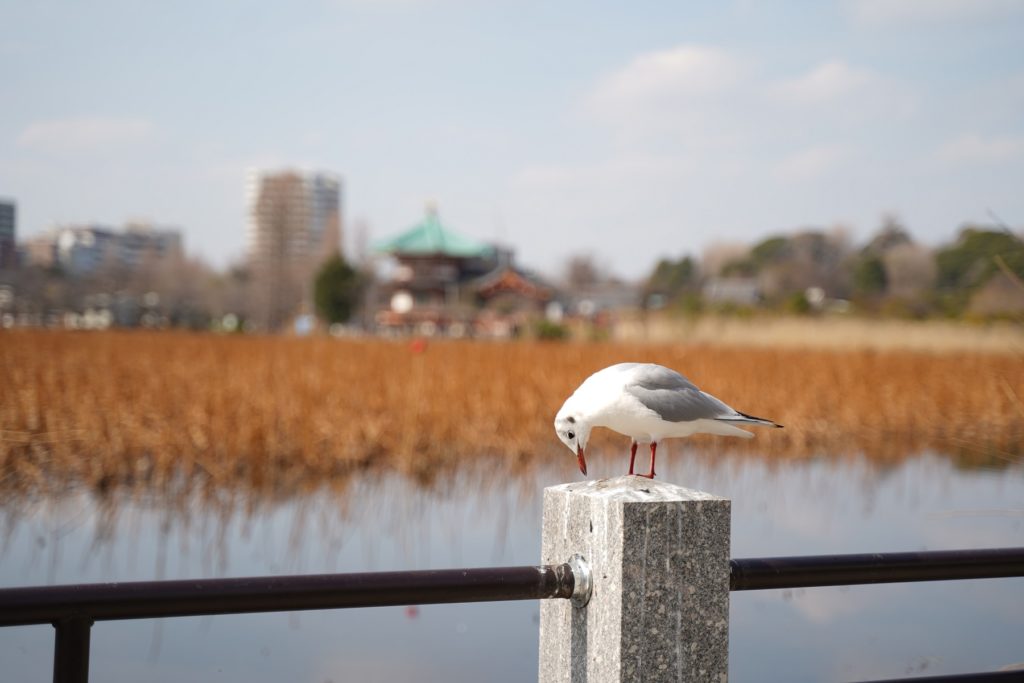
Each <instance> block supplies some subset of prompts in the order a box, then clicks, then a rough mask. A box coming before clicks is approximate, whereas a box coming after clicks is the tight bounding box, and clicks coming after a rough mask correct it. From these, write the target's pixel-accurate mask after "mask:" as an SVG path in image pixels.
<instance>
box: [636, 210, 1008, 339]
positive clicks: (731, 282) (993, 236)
mask: <svg viewBox="0 0 1024 683" xmlns="http://www.w3.org/2000/svg"><path fill="white" fill-rule="evenodd" d="M644 302H645V305H646V306H647V307H648V308H668V309H670V310H673V309H674V310H679V311H686V312H700V311H707V310H717V311H735V310H748V309H754V308H765V309H774V310H781V311H788V312H793V313H813V312H816V311H824V310H841V311H854V312H858V313H863V314H871V315H890V316H900V317H915V318H925V317H951V318H958V317H972V318H979V319H993V318H1006V319H1014V320H1024V242H1022V241H1021V238H1020V237H1019V236H1017V235H1016V234H1014V233H1013V232H1011V231H1010V230H1007V229H1005V228H1002V227H999V226H986V225H965V226H964V227H962V228H961V230H960V231H959V233H958V235H957V237H956V238H955V240H953V241H952V242H950V243H948V244H943V245H941V246H939V247H938V248H929V247H927V246H925V245H922V244H920V243H919V242H917V241H915V240H914V238H913V237H912V236H911V234H910V233H909V231H908V230H907V229H906V228H905V227H904V226H903V225H901V224H900V223H899V222H898V221H897V220H895V219H893V218H887V219H886V220H885V221H884V222H883V225H882V226H881V228H880V229H879V231H878V232H877V234H875V235H874V236H873V237H872V238H871V239H870V240H869V241H868V242H867V243H866V244H862V245H853V244H851V242H850V240H849V239H848V236H847V235H846V233H845V232H844V231H842V230H832V231H823V230H803V231H797V232H794V233H792V234H786V235H773V236H771V237H768V238H766V239H764V240H762V241H760V242H758V243H757V244H754V245H753V246H749V247H743V246H723V245H718V246H715V247H711V248H709V249H708V250H706V251H705V253H704V255H703V257H702V259H701V260H699V261H698V260H697V259H695V258H693V257H691V256H684V257H682V258H680V259H677V260H672V259H662V260H661V261H659V262H658V264H657V265H656V266H655V268H654V270H653V271H652V272H651V274H650V276H649V277H648V278H647V281H646V283H645V285H644Z"/></svg>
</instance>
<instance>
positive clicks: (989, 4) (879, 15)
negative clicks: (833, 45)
mask: <svg viewBox="0 0 1024 683" xmlns="http://www.w3.org/2000/svg"><path fill="white" fill-rule="evenodd" d="M847 8H848V10H849V12H850V14H852V15H853V17H854V19H856V20H858V21H860V22H863V23H865V24H920V23H921V22H946V21H949V22H953V21H957V22H959V21H968V20H985V19H996V18H1000V17H1006V16H1010V15H1012V14H1020V13H1021V12H1022V10H1024V3H1021V2H1020V0H849V1H848V2H847Z"/></svg>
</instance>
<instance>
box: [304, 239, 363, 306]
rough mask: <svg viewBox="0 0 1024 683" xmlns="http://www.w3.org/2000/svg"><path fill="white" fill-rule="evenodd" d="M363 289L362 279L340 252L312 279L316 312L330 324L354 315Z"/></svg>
mask: <svg viewBox="0 0 1024 683" xmlns="http://www.w3.org/2000/svg"><path fill="white" fill-rule="evenodd" d="M362 289H363V278H362V277H361V276H360V275H359V273H358V272H357V271H356V270H355V269H354V268H353V267H352V266H350V265H349V264H348V262H347V261H345V259H344V258H342V256H341V255H340V254H337V255H335V256H333V257H332V258H330V259H328V260H327V262H326V263H324V265H323V266H322V267H321V268H320V271H319V272H318V273H317V274H316V279H315V280H314V282H313V301H314V303H315V304H316V310H317V313H319V314H320V317H321V318H323V319H324V320H326V321H327V322H328V323H343V322H346V321H347V320H348V319H349V318H351V317H352V314H353V313H354V312H355V310H356V307H357V305H358V303H359V296H360V294H361V293H362Z"/></svg>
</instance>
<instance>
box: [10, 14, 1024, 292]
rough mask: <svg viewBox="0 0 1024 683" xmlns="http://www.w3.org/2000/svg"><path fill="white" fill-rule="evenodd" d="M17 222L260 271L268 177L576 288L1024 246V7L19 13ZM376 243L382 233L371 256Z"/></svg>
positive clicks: (350, 215) (392, 227)
mask: <svg viewBox="0 0 1024 683" xmlns="http://www.w3.org/2000/svg"><path fill="white" fill-rule="evenodd" d="M0 14H2V16H3V24H4V30H3V31H0V197H7V198H13V199H14V200H15V201H16V202H17V205H18V231H19V238H24V237H28V236H31V235H33V234H37V233H40V232H43V231H45V230H46V229H48V228H49V227H50V226H52V225H54V224H56V223H83V222H99V223H105V224H111V225H120V224H123V223H125V222H127V221H130V220H140V219H141V220H151V221H154V222H156V223H158V224H165V225H174V226H179V227H180V228H181V229H182V231H183V233H184V236H185V244H186V249H187V250H188V251H189V252H190V253H193V254H195V255H198V256H201V257H202V258H204V259H205V260H207V261H208V262H210V263H211V264H212V265H214V266H215V267H218V268H219V267H224V266H226V265H227V264H229V263H232V262H234V261H237V260H239V259H240V258H241V257H242V255H243V253H244V248H245V222H246V207H245V193H244V186H245V173H246V170H247V169H250V168H271V169H273V168H299V169H310V170H325V171H330V172H333V173H336V174H338V175H340V176H341V177H342V179H343V182H344V199H343V202H344V221H345V224H346V225H345V230H346V234H345V241H346V246H347V248H348V249H349V250H350V253H351V252H352V251H353V250H355V249H357V248H358V243H359V239H358V238H357V236H356V235H357V233H359V232H360V231H362V232H363V233H364V234H365V236H366V238H367V239H368V240H369V241H370V242H371V243H372V241H374V240H377V239H382V238H386V237H389V236H392V235H395V234H397V233H399V232H402V231H403V230H405V229H407V228H409V227H410V226H412V225H413V224H415V223H416V222H418V220H419V219H420V218H421V217H422V215H423V212H424V210H425V206H426V205H427V203H428V202H433V203H435V204H436V205H437V207H438V209H439V212H440V216H441V219H442V221H443V222H444V223H445V224H446V225H448V226H449V227H451V228H452V229H454V230H456V231H458V232H460V233H462V234H465V235H467V236H471V237H476V238H479V239H484V240H490V241H498V242H501V243H503V244H507V245H510V246H512V247H514V248H515V249H516V253H517V257H518V259H519V261H520V263H522V264H523V265H526V266H527V267H532V268H535V269H538V270H540V271H541V272H545V273H548V274H551V275H557V274H559V273H561V272H563V269H564V265H565V263H566V261H567V260H568V258H569V257H570V256H572V255H577V254H588V255H591V256H592V257H593V258H594V259H595V260H596V261H597V262H598V263H600V264H601V265H603V266H605V267H607V268H609V269H610V270H611V271H613V272H614V273H616V274H617V275H619V276H620V277H626V278H639V277H642V276H643V275H645V274H646V273H648V272H649V271H650V270H651V268H652V267H653V266H654V264H655V262H656V261H657V260H658V259H659V258H661V257H670V258H678V257H680V256H683V255H685V254H691V255H695V256H699V255H700V254H701V253H702V251H703V250H704V249H706V248H708V247H709V246H711V245H717V244H728V243H752V242H755V241H757V240H759V239H762V238H764V237H766V236H768V235H771V234H777V233H783V232H788V231H794V230H797V229H803V228H809V227H813V228H824V229H831V228H833V227H835V226H842V227H843V228H844V229H846V230H847V231H848V232H849V234H850V237H851V238H852V239H854V240H864V239H866V238H868V237H869V236H870V235H871V234H873V233H874V232H875V231H877V229H878V227H879V226H880V224H881V222H882V217H883V216H884V215H886V214H895V215H896V216H898V217H899V218H900V219H901V221H902V222H903V223H904V224H905V225H906V226H907V227H908V228H909V230H910V231H911V232H912V234H914V235H915V236H916V237H917V238H918V239H919V240H921V241H922V242H924V243H926V244H930V245H935V244H940V243H943V242H948V241H950V240H952V239H953V238H954V237H955V235H956V233H957V230H958V228H959V227H960V226H961V225H962V224H963V223H965V222H968V221H976V222H989V221H990V220H991V219H990V216H989V212H994V213H995V214H997V215H998V216H999V217H1001V218H1002V219H1003V220H1004V221H1006V223H1008V224H1010V225H1011V226H1014V227H1015V228H1020V227H1022V226H1024V0H845V1H840V2H833V3H826V2H821V3H818V2H806V1H805V2H789V3H785V2H755V1H753V0H734V1H733V2H724V1H723V2H686V3H681V2H648V1H644V0H634V1H632V2H629V3H621V2H617V3H611V2H602V1H600V0H586V1H577V0H567V1H564V2H540V1H534V0H517V1H515V2H503V1H500V0H493V1H485V0H293V1H291V2H280V3H278V2H266V1H261V0H222V1H218V2H209V1H208V0H207V1H203V2H199V1H193V0H179V1H177V2H164V3H157V2H141V1H139V0H93V1H91V2H89V3H84V2H69V1H68V2H57V1H55V0H0ZM357 226H363V227H362V228H361V229H360V228H357Z"/></svg>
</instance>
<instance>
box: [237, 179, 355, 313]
mask: <svg viewBox="0 0 1024 683" xmlns="http://www.w3.org/2000/svg"><path fill="white" fill-rule="evenodd" d="M246 199H247V204H248V207H249V224H248V235H247V238H248V239H247V241H248V258H249V265H250V268H251V270H252V272H253V275H254V285H255V292H254V296H255V300H254V301H253V304H254V307H253V308H254V313H255V317H256V320H255V322H257V323H258V324H259V325H260V326H262V327H263V328H264V329H270V330H273V329H277V328H280V327H281V326H282V325H284V324H285V323H286V322H287V321H288V320H289V319H290V318H291V317H293V316H294V315H296V314H297V313H298V312H300V310H301V309H302V308H303V306H306V307H310V306H311V302H312V283H313V277H314V275H315V273H316V270H317V268H319V267H320V265H322V264H323V262H324V261H326V260H327V259H328V258H330V257H331V256H333V255H334V254H336V253H338V252H339V251H340V245H341V181H340V179H339V178H338V177H337V176H335V175H333V174H330V173H321V172H302V171H293V170H285V171H252V172H250V173H249V176H248V178H247V182H246Z"/></svg>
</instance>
